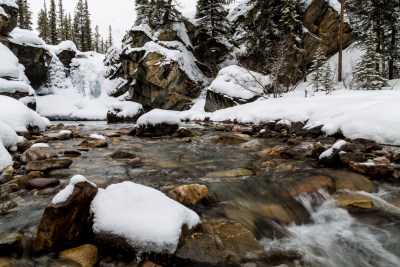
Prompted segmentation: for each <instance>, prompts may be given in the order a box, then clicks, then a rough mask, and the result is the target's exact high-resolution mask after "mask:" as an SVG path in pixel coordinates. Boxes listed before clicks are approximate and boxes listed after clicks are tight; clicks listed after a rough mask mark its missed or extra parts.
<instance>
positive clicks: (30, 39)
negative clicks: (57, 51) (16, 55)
mask: <svg viewBox="0 0 400 267" xmlns="http://www.w3.org/2000/svg"><path fill="white" fill-rule="evenodd" d="M10 36H11V38H10V39H9V40H10V41H11V42H13V43H15V44H20V45H30V46H38V47H42V46H43V45H44V42H43V40H42V39H40V38H39V37H38V36H37V34H36V33H35V32H34V31H30V30H24V29H20V28H15V29H14V30H13V31H12V32H11V33H10Z"/></svg>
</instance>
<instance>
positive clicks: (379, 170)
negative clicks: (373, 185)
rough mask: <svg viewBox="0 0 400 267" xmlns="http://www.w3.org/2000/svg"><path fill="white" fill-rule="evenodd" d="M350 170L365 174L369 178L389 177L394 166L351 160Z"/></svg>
mask: <svg viewBox="0 0 400 267" xmlns="http://www.w3.org/2000/svg"><path fill="white" fill-rule="evenodd" d="M349 167H350V170H352V171H354V172H358V173H360V174H363V175H366V176H368V177H371V178H383V177H390V176H392V173H393V172H394V168H393V167H392V166H390V165H387V164H375V163H371V162H367V163H357V162H354V161H351V162H350V164H349Z"/></svg>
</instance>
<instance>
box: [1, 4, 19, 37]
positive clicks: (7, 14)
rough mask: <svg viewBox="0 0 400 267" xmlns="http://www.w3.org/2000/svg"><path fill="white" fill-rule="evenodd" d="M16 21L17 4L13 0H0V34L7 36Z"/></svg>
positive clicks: (15, 24)
mask: <svg viewBox="0 0 400 267" xmlns="http://www.w3.org/2000/svg"><path fill="white" fill-rule="evenodd" d="M17 22H18V5H17V4H16V2H15V0H0V36H7V34H9V33H10V32H11V31H12V30H13V29H14V28H15V26H17Z"/></svg>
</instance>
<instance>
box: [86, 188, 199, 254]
mask: <svg viewBox="0 0 400 267" xmlns="http://www.w3.org/2000/svg"><path fill="white" fill-rule="evenodd" d="M91 212H92V213H93V215H94V218H93V232H94V234H95V239H96V240H97V241H98V242H99V243H101V244H102V245H104V246H108V247H114V248H118V249H119V250H121V249H122V250H125V251H128V252H129V253H130V254H131V253H132V252H155V253H168V254H172V253H174V252H175V250H176V249H177V247H178V242H179V239H180V238H181V234H182V232H183V231H182V229H185V228H186V229H187V228H189V229H191V228H193V227H194V226H196V225H197V224H198V223H199V222H200V218H199V216H198V215H197V214H196V213H195V212H194V211H192V210H190V209H188V208H186V207H185V206H183V205H181V204H179V203H178V202H176V201H174V200H172V199H170V198H168V197H167V196H166V195H165V194H163V193H162V192H160V191H158V190H156V189H153V188H150V187H147V186H143V185H139V184H135V183H132V182H123V183H121V184H114V185H110V186H109V187H107V189H105V190H104V189H99V192H98V193H97V195H96V197H95V198H94V200H93V202H92V205H91Z"/></svg>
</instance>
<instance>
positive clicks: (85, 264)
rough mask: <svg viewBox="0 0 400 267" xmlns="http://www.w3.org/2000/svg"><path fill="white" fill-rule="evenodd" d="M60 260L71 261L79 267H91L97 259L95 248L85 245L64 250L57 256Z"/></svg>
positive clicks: (97, 253)
mask: <svg viewBox="0 0 400 267" xmlns="http://www.w3.org/2000/svg"><path fill="white" fill-rule="evenodd" d="M59 257H60V259H62V260H68V261H73V262H75V263H77V264H79V266H81V267H92V266H94V265H95V264H96V263H97V261H98V259H99V252H98V250H97V247H95V246H93V245H90V244H87V245H82V246H79V247H76V248H71V249H68V250H64V251H62V252H60V254H59Z"/></svg>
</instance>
